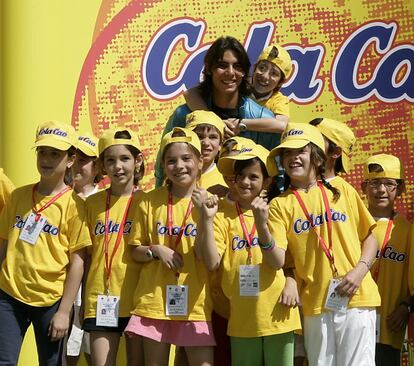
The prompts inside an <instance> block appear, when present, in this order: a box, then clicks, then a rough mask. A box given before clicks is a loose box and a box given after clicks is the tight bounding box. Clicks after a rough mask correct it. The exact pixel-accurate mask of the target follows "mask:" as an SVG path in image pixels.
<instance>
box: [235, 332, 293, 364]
mask: <svg viewBox="0 0 414 366" xmlns="http://www.w3.org/2000/svg"><path fill="white" fill-rule="evenodd" d="M230 341H231V360H232V362H231V363H232V365H233V366H244V365H245V366H263V365H264V366H276V365H277V366H292V365H293V354H294V348H293V332H288V333H282V334H275V335H270V336H265V337H254V338H240V337H231V338H230Z"/></svg>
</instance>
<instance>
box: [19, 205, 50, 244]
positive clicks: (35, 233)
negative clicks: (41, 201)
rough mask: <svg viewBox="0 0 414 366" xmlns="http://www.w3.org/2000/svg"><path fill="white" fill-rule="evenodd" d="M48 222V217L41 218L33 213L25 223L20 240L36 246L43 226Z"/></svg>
mask: <svg viewBox="0 0 414 366" xmlns="http://www.w3.org/2000/svg"><path fill="white" fill-rule="evenodd" d="M36 217H37V220H36ZM46 221H47V220H46V217H42V216H40V217H39V216H37V215H36V214H34V213H33V212H32V213H31V214H30V215H29V216H28V218H27V219H26V222H25V223H24V226H23V228H22V230H21V232H20V235H19V239H20V240H23V241H25V242H26V243H29V244H32V245H35V244H36V241H37V239H38V238H39V235H40V233H41V232H42V229H43V226H45V224H46Z"/></svg>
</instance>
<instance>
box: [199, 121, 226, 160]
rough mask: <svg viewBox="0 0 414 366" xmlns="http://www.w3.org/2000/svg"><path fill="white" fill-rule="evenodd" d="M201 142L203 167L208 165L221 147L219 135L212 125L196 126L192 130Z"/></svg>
mask: <svg viewBox="0 0 414 366" xmlns="http://www.w3.org/2000/svg"><path fill="white" fill-rule="evenodd" d="M194 132H195V133H196V134H197V136H198V138H199V139H200V142H201V155H202V158H203V167H204V168H207V167H209V166H210V165H211V164H212V163H213V162H214V160H215V158H216V156H217V155H218V153H219V151H220V149H221V136H220V133H219V132H218V131H217V129H216V128H215V127H213V126H211V127H210V126H197V127H196V128H195V130H194Z"/></svg>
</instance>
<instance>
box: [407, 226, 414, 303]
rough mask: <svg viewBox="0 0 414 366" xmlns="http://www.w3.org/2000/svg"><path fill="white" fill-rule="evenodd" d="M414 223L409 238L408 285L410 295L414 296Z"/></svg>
mask: <svg viewBox="0 0 414 366" xmlns="http://www.w3.org/2000/svg"><path fill="white" fill-rule="evenodd" d="M413 247H414V224H413V225H411V235H410V238H409V252H410V254H409V258H408V287H409V289H410V295H411V296H414V251H413Z"/></svg>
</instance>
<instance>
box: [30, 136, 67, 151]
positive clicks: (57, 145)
mask: <svg viewBox="0 0 414 366" xmlns="http://www.w3.org/2000/svg"><path fill="white" fill-rule="evenodd" d="M41 146H47V147H53V148H54V149H57V150H61V151H66V150H69V149H70V148H71V147H72V146H73V145H72V144H70V143H68V142H65V141H56V140H52V139H42V140H40V141H36V142H35V147H41Z"/></svg>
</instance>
